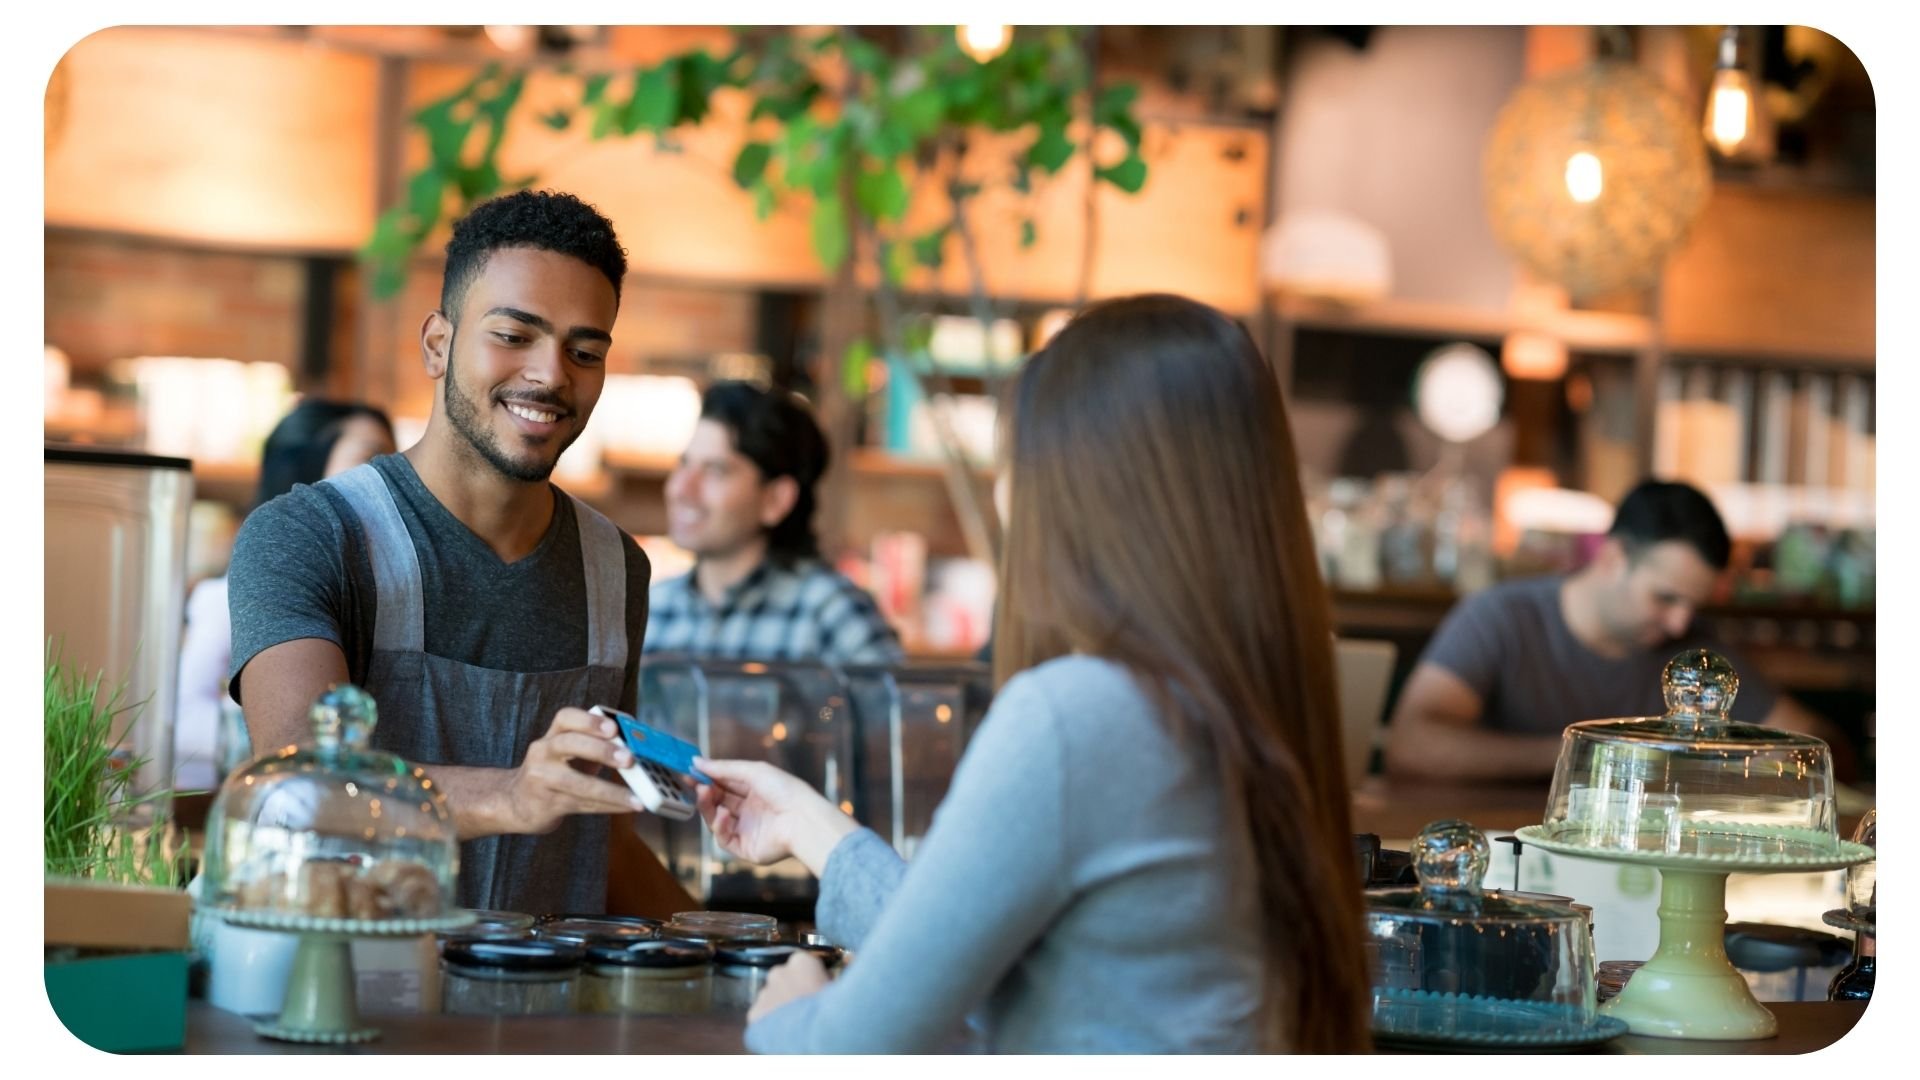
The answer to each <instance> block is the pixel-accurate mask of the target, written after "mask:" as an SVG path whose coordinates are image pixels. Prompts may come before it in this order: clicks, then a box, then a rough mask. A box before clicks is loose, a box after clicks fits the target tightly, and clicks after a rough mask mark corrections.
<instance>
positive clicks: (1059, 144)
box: [1027, 124, 1073, 174]
mask: <svg viewBox="0 0 1920 1080" xmlns="http://www.w3.org/2000/svg"><path fill="white" fill-rule="evenodd" d="M1072 157H1073V140H1072V139H1069V138H1067V132H1066V125H1064V124H1062V125H1059V126H1055V125H1052V124H1049V125H1047V126H1046V127H1044V128H1041V129H1040V137H1039V138H1038V139H1035V140H1034V141H1033V145H1032V146H1030V147H1028V148H1027V162H1028V163H1029V164H1032V165H1036V166H1038V167H1040V168H1042V169H1045V170H1046V171H1047V172H1048V173H1050V174H1051V173H1057V172H1059V171H1060V167H1061V166H1063V165H1065V164H1066V163H1067V162H1068V161H1069V160H1071V159H1072Z"/></svg>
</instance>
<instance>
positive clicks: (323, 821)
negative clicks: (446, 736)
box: [201, 685, 460, 923]
mask: <svg viewBox="0 0 1920 1080" xmlns="http://www.w3.org/2000/svg"><path fill="white" fill-rule="evenodd" d="M311 715H312V720H313V742H312V743H311V744H302V745H295V746H288V747H286V748H284V749H282V750H278V751H274V752H272V753H269V754H265V755H263V756H261V757H259V758H256V759H255V760H254V761H253V762H251V763H250V764H248V765H247V766H246V767H245V768H244V769H242V770H240V771H239V772H236V773H235V774H233V775H232V776H230V777H228V778H227V781H226V783H224V784H222V785H221V787H220V793H219V795H218V796H217V797H216V798H215V799H214V804H213V809H212V811H211V812H210V814H209V816H208V819H207V849H206V871H205V881H204V882H203V885H202V892H201V895H202V897H203V898H204V902H205V903H206V904H207V906H209V907H211V908H214V909H220V910H226V911H230V912H235V913H247V914H250V915H259V916H285V917H288V918H289V919H302V918H304V919H312V920H321V921H335V920H338V921H341V922H345V923H384V922H388V921H405V920H433V919H441V918H444V917H446V916H449V915H450V914H452V913H453V912H454V910H455V909H453V908H452V905H453V903H454V895H455V894H454V885H455V878H456V875H457V873H458V870H459V857H460V856H459V842H458V839H457V837H456V835H455V832H454V826H453V815H452V813H451V812H450V811H449V810H448V808H447V803H446V799H445V798H444V797H443V796H442V794H441V792H440V789H439V787H438V786H437V785H435V784H434V782H433V780H432V779H430V778H429V777H428V776H427V774H426V772H425V771H424V770H422V769H420V768H418V767H417V766H414V765H410V764H408V763H407V762H405V761H403V760H401V759H400V758H398V757H395V756H394V755H392V754H388V753H385V752H382V751H379V750H373V749H370V748H369V746H368V739H369V737H370V736H371V735H372V733H373V728H374V724H375V720H376V712H375V708H374V702H373V698H372V697H371V696H369V695H368V694H367V693H366V692H365V691H362V690H361V689H359V688H358V687H355V686H347V685H341V686H335V687H333V688H332V689H330V690H328V691H327V693H326V694H325V695H323V696H322V697H321V698H320V700H319V701H317V702H315V703H314V706H313V711H312V714H311Z"/></svg>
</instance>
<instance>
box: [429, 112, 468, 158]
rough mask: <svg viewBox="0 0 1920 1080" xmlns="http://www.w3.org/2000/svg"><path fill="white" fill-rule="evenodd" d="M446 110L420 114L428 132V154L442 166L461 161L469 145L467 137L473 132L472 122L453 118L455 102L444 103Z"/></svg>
mask: <svg viewBox="0 0 1920 1080" xmlns="http://www.w3.org/2000/svg"><path fill="white" fill-rule="evenodd" d="M443 104H444V105H445V106H446V107H445V108H444V109H442V108H439V107H437V106H436V107H433V108H428V109H425V110H423V111H422V112H421V114H420V126H422V127H424V128H425V129H426V131H427V153H428V154H429V155H431V156H432V158H433V160H434V161H435V162H436V163H438V164H441V165H452V164H455V163H457V162H458V161H459V160H460V152H461V151H462V150H463V149H464V148H465V147H466V145H467V135H468V134H469V133H470V132H472V131H473V121H472V120H456V119H454V118H453V106H454V104H456V103H455V102H451V101H449V102H445V103H443Z"/></svg>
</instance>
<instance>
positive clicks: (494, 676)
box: [323, 465, 627, 915]
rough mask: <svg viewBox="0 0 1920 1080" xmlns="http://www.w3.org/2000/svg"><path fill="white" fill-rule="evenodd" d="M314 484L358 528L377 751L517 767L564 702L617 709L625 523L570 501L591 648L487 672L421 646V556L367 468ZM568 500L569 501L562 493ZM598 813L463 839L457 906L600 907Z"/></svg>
mask: <svg viewBox="0 0 1920 1080" xmlns="http://www.w3.org/2000/svg"><path fill="white" fill-rule="evenodd" d="M323 483H327V484H331V485H333V486H334V488H335V489H336V490H337V491H339V492H340V494H342V495H344V496H345V497H346V499H347V503H348V504H349V505H350V506H352V507H353V511H354V514H355V516H356V517H358V518H359V520H360V525H361V528H362V529H363V530H364V531H365V532H366V536H367V543H368V549H369V550H368V554H369V556H370V557H371V559H372V562H373V575H374V584H375V588H376V600H377V606H376V608H375V615H374V624H373V625H374V634H373V655H372V659H371V661H370V662H369V665H368V668H367V674H366V676H365V680H364V681H365V686H364V689H365V690H366V691H367V692H368V693H370V694H372V695H373V698H374V701H375V702H376V703H377V704H378V706H379V710H380V712H379V722H378V724H377V725H376V726H375V728H374V731H373V740H372V742H373V745H374V747H375V748H377V749H380V750H385V751H387V752H389V753H393V754H398V755H399V756H400V757H402V758H405V759H406V760H408V761H410V762H413V763H414V764H416V765H421V766H424V767H426V769H427V771H428V772H429V773H431V772H432V771H433V766H435V765H455V766H462V767H471V766H486V767H491V768H497V769H507V768H513V767H515V766H517V765H519V764H520V762H521V760H522V759H523V758H524V757H525V756H526V752H527V746H528V745H529V744H531V743H532V742H533V741H534V740H535V739H538V738H539V737H540V736H542V735H545V734H546V732H547V727H548V725H549V724H551V723H552V722H553V715H554V713H556V712H558V711H560V710H561V709H563V708H566V707H569V706H572V707H575V708H588V707H590V706H593V705H617V704H618V703H619V700H620V691H621V690H622V688H623V687H624V685H625V683H626V664H627V620H626V615H627V559H626V550H625V548H624V545H623V543H622V541H621V537H620V529H619V527H618V526H616V525H614V524H613V522H611V521H608V520H607V519H606V518H605V517H603V516H602V515H601V514H600V513H599V512H598V511H596V510H594V509H593V508H592V507H589V506H587V505H586V504H584V503H582V502H580V500H578V499H574V500H573V507H574V520H575V522H576V523H577V525H578V527H579V532H580V557H581V562H582V564H583V565H584V566H585V568H586V575H585V576H586V581H585V586H586V600H587V656H586V658H585V659H586V664H585V665H584V666H581V667H577V668H571V669H567V670H562V671H538V672H520V671H496V670H493V669H490V668H483V667H476V666H474V665H472V664H463V663H460V662H459V661H457V660H449V659H447V658H445V657H441V656H431V655H428V653H427V652H426V604H425V599H426V598H425V597H424V596H423V595H422V594H421V587H420V557H419V553H418V552H417V551H416V550H415V548H414V544H413V535H412V534H411V533H409V532H408V531H407V526H406V522H405V521H404V520H402V519H401V517H400V509H399V507H398V505H396V504H395V502H394V499H393V493H392V492H391V491H389V490H388V488H387V483H386V480H385V478H384V477H382V476H381V475H380V472H379V470H378V469H376V468H374V467H373V466H372V465H361V466H359V467H357V468H354V469H352V470H350V471H348V472H345V473H342V474H341V475H339V476H336V477H333V478H331V479H329V480H326V481H323ZM568 497H569V498H572V496H568ZM606 902H607V819H606V818H605V817H604V816H601V815H598V814H576V815H574V816H571V817H568V818H566V819H564V820H563V821H562V822H561V823H560V826H559V828H557V829H555V830H554V831H553V832H550V833H547V834H545V835H542V836H525V835H502V836H483V837H479V838H477V839H473V840H468V841H466V842H465V843H462V844H461V845H460V885H459V903H460V906H462V907H470V908H486V909H492V910H503V911H520V912H526V913H529V914H534V915H543V914H558V913H583V914H592V913H598V912H601V911H604V910H606Z"/></svg>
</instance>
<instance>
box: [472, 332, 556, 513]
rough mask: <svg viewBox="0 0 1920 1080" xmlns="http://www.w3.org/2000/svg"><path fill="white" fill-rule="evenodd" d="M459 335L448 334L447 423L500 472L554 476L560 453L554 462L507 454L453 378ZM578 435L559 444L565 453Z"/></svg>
mask: <svg viewBox="0 0 1920 1080" xmlns="http://www.w3.org/2000/svg"><path fill="white" fill-rule="evenodd" d="M458 334H459V331H458V330H457V329H456V330H454V331H453V333H452V334H449V335H448V337H447V374H446V390H445V394H446V403H447V422H448V423H450V424H452V425H453V430H455V431H457V432H459V433H460V436H461V437H462V438H464V439H466V440H467V445H468V446H471V447H473V450H474V452H475V453H477V454H479V455H480V458H481V460H483V461H485V462H486V463H487V464H488V465H491V466H493V469H494V471H496V472H498V473H499V474H500V475H502V476H505V477H507V478H509V479H512V480H519V481H522V482H525V483H530V484H532V483H539V482H540V481H543V480H545V479H547V478H548V477H549V476H552V475H553V467H554V465H555V464H557V463H558V462H559V460H560V454H555V455H554V456H553V461H551V462H543V461H539V460H537V459H536V460H534V461H517V460H515V459H514V458H512V457H510V456H508V454H507V452H506V451H505V450H503V449H501V447H500V440H499V437H498V436H496V435H495V434H494V431H493V428H492V427H491V426H490V425H489V424H488V423H487V422H486V416H485V414H484V411H483V410H482V409H481V408H480V406H479V405H478V404H476V403H475V402H474V401H473V399H472V398H469V397H467V395H466V394H464V393H462V392H461V390H460V381H459V380H458V379H456V378H455V377H454V370H453V353H454V349H453V345H454V338H455V337H456V336H457V335H458ZM579 437H580V433H579V432H578V431H576V432H574V433H573V435H572V436H570V437H569V438H568V439H567V440H566V441H565V442H563V443H561V444H560V453H562V454H564V453H566V450H567V447H569V446H572V445H573V440H574V439H577V438H579Z"/></svg>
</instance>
